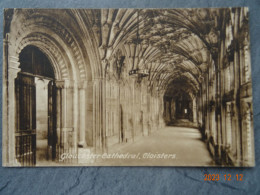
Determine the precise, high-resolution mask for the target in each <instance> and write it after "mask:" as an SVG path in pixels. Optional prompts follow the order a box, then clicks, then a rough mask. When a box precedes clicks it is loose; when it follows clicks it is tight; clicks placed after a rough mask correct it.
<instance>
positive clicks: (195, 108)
mask: <svg viewBox="0 0 260 195" xmlns="http://www.w3.org/2000/svg"><path fill="white" fill-rule="evenodd" d="M192 108H193V111H192V112H193V122H194V123H197V122H198V121H197V102H196V97H194V98H193V100H192Z"/></svg>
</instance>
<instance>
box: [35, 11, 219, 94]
mask: <svg viewBox="0 0 260 195" xmlns="http://www.w3.org/2000/svg"><path fill="white" fill-rule="evenodd" d="M221 11H223V10H221V9H69V10H65V11H57V14H55V15H54V16H53V17H55V20H58V21H60V22H61V23H63V25H64V26H66V27H67V30H68V31H72V33H73V31H75V34H74V37H75V39H76V40H78V42H82V43H84V42H86V44H83V45H89V40H87V39H88V38H87V36H85V35H86V34H88V35H90V36H88V37H92V39H93V42H95V44H93V45H91V46H93V47H95V46H96V47H97V51H98V53H99V56H100V60H102V61H104V60H107V61H108V62H111V59H112V58H113V56H114V55H116V53H117V52H118V50H121V51H122V52H121V53H123V55H125V57H126V60H125V64H126V65H127V66H128V67H127V69H128V70H131V69H137V68H139V69H146V70H148V73H149V76H148V84H149V86H150V88H151V89H164V90H166V89H167V88H168V86H169V84H171V83H174V81H175V80H180V78H182V80H183V82H187V83H186V84H187V86H189V87H191V88H192V91H194V92H196V91H197V90H198V89H199V84H200V83H201V82H202V77H203V73H204V72H205V71H207V70H208V67H209V66H214V60H213V58H214V57H213V56H214V51H216V49H215V48H216V46H217V44H218V42H219V41H218V38H219V34H220V31H219V29H220V27H219V21H218V20H219V17H220V15H221V14H219V12H221ZM44 12H48V11H47V10H37V13H34V14H38V15H39V13H42V14H43V13H44ZM59 12H62V13H61V14H59ZM30 15H31V12H30ZM43 15H44V14H43ZM69 18H70V19H69ZM66 21H67V22H66ZM64 23H65V24H64ZM77 24H78V25H77ZM77 37H78V38H77ZM86 49H88V48H86ZM95 55H96V54H95ZM103 69H104V67H103ZM175 83H180V82H175Z"/></svg>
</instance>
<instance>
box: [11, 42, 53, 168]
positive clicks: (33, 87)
mask: <svg viewBox="0 0 260 195" xmlns="http://www.w3.org/2000/svg"><path fill="white" fill-rule="evenodd" d="M19 61H20V68H21V71H20V72H19V73H18V76H17V78H16V81H15V93H16V110H17V113H16V114H17V125H16V127H17V128H16V134H15V142H16V143H15V151H16V158H17V160H18V162H20V163H21V165H23V166H33V165H35V164H36V162H38V161H46V160H50V159H52V160H54V159H55V157H56V142H57V132H56V87H55V76H54V71H53V68H52V65H51V63H50V61H49V59H48V58H47V56H46V55H45V54H44V53H43V52H42V51H41V50H40V49H39V48H37V47H35V46H27V47H25V48H24V49H23V50H22V52H21V53H20V56H19Z"/></svg>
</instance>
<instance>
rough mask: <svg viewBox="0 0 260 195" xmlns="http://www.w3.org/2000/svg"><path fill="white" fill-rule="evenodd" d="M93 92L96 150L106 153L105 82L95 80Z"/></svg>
mask: <svg viewBox="0 0 260 195" xmlns="http://www.w3.org/2000/svg"><path fill="white" fill-rule="evenodd" d="M93 91H94V93H93V128H94V130H95V136H94V137H95V146H96V148H95V149H96V150H102V151H104V150H105V149H106V140H105V139H106V134H105V133H106V132H105V129H106V128H105V127H106V124H105V119H106V112H105V80H104V79H103V78H96V79H94V85H93Z"/></svg>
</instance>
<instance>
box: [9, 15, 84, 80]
mask: <svg viewBox="0 0 260 195" xmlns="http://www.w3.org/2000/svg"><path fill="white" fill-rule="evenodd" d="M33 16H34V15H33ZM11 33H13V35H12V37H13V39H14V38H15V40H13V41H12V42H14V43H15V45H14V50H15V51H14V52H15V53H16V54H17V53H19V51H21V48H23V44H27V45H28V44H30V41H29V43H28V42H27V43H25V42H26V41H24V39H27V41H28V40H31V41H32V42H33V40H34V39H40V38H39V37H40V36H41V37H43V39H42V42H44V41H47V42H48V43H50V42H52V45H53V47H52V52H53V53H56V52H57V51H56V50H53V48H54V47H56V48H55V49H58V51H60V55H59V56H62V55H61V53H63V56H66V57H64V61H65V59H66V61H67V62H66V63H67V65H71V68H70V70H71V71H72V73H73V78H72V79H73V80H78V81H80V80H81V81H84V80H87V73H86V72H87V70H86V68H87V66H85V65H86V64H87V63H86V61H85V59H84V57H83V54H82V53H83V52H82V51H81V49H80V47H79V45H78V43H77V41H76V39H75V37H74V36H73V34H72V33H71V32H69V30H68V29H66V28H65V26H63V25H62V24H61V23H59V22H58V21H56V20H55V19H53V18H51V17H48V16H41V15H35V17H30V18H27V19H26V20H25V22H24V23H22V25H21V26H20V27H19V30H18V31H16V32H12V31H11ZM43 44H44V43H43ZM45 45H46V46H47V47H45V49H43V47H42V48H41V50H43V51H44V50H45V53H46V54H47V52H48V51H47V50H49V51H51V48H48V47H49V46H48V45H47V43H45ZM52 56H55V54H52ZM56 57H58V56H56ZM56 61H57V62H58V61H59V58H58V59H57V60H56ZM59 65H60V64H59ZM61 69H63V67H61ZM63 71H64V70H63Z"/></svg>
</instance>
